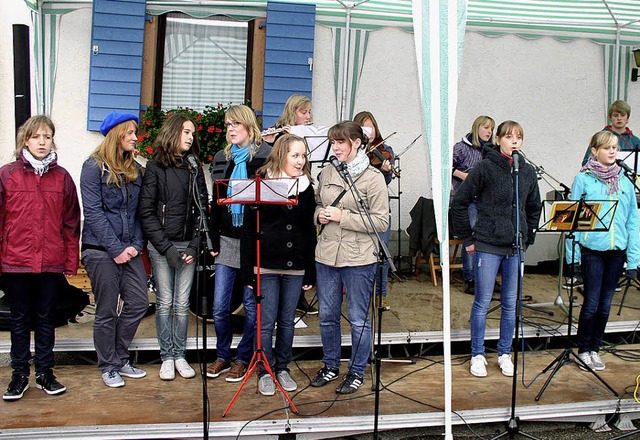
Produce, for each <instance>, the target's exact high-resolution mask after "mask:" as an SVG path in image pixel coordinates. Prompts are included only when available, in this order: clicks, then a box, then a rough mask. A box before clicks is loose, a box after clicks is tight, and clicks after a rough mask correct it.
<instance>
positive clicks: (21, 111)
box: [13, 24, 31, 133]
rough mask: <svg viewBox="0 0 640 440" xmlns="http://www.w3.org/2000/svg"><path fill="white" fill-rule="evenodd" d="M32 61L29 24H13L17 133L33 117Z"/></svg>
mask: <svg viewBox="0 0 640 440" xmlns="http://www.w3.org/2000/svg"><path fill="white" fill-rule="evenodd" d="M30 72H31V63H30V61H29V26H27V25H24V24H14V25H13V90H14V93H15V118H16V133H17V132H18V128H20V126H21V125H22V124H24V123H25V122H26V121H27V119H29V118H30V117H31V78H30V77H31V73H30Z"/></svg>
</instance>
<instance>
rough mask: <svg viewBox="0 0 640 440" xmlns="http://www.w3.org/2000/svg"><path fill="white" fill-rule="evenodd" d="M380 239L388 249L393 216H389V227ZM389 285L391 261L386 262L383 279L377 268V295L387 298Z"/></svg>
mask: <svg viewBox="0 0 640 440" xmlns="http://www.w3.org/2000/svg"><path fill="white" fill-rule="evenodd" d="M380 238H381V239H382V241H383V242H384V244H385V245H386V246H387V249H388V248H389V238H391V216H389V227H388V228H387V230H386V231H384V232H381V233H380ZM387 284H389V261H387V260H384V264H383V265H382V277H380V268H379V267H378V266H376V295H382V296H387Z"/></svg>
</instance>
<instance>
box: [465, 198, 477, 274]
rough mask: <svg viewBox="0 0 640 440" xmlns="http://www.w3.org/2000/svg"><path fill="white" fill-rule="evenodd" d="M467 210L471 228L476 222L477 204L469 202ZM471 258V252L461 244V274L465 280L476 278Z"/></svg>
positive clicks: (472, 258)
mask: <svg viewBox="0 0 640 440" xmlns="http://www.w3.org/2000/svg"><path fill="white" fill-rule="evenodd" d="M467 212H468V213H469V224H470V225H471V229H473V227H474V226H475V224H476V220H478V205H477V204H476V203H475V202H471V203H470V204H469V207H468V208H467ZM473 260H474V256H473V254H472V253H469V252H467V249H466V248H465V247H464V246H462V275H463V276H464V279H465V281H469V280H475V278H476V277H475V274H474V268H473V266H474V264H473V263H474V261H473Z"/></svg>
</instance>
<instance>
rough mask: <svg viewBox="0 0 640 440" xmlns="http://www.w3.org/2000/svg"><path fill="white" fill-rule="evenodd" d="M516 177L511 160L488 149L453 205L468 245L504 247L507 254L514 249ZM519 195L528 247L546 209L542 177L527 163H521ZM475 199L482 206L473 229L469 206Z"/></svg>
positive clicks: (455, 219) (521, 216)
mask: <svg viewBox="0 0 640 440" xmlns="http://www.w3.org/2000/svg"><path fill="white" fill-rule="evenodd" d="M514 179H515V174H514V173H513V169H512V166H511V163H510V161H509V159H508V158H507V157H505V156H503V155H502V154H500V153H498V152H497V151H494V150H488V151H487V156H486V157H485V158H484V159H483V160H481V161H480V162H479V163H478V164H476V165H475V166H474V167H473V168H471V170H470V171H469V175H468V176H467V178H466V179H465V181H464V182H463V183H462V185H461V186H460V188H459V189H458V192H456V194H455V196H454V197H453V201H452V204H451V213H452V215H453V220H454V223H455V225H456V232H457V233H458V235H459V236H460V237H461V238H462V239H463V240H464V245H465V246H469V245H471V244H475V245H476V249H477V250H480V251H483V248H482V246H483V244H484V245H488V247H490V248H495V249H496V250H497V249H498V248H502V250H504V252H506V253H509V252H511V251H510V250H511V249H512V248H514V245H515V235H516V209H515V207H516V200H515V191H514ZM518 196H519V206H520V233H521V235H522V237H523V242H524V245H525V247H526V246H530V245H532V244H533V242H534V240H535V231H536V229H537V228H538V221H539V220H540V210H541V208H542V202H541V201H540V190H539V189H538V179H537V177H536V173H535V171H534V169H533V167H532V166H531V165H529V164H527V163H522V164H521V165H520V169H519V173H518ZM474 201H475V202H476V203H477V205H478V220H477V221H476V224H475V226H474V228H473V230H472V229H471V226H470V224H469V213H468V210H467V208H468V207H469V204H470V203H471V202H474ZM485 249H486V248H485ZM484 251H486V250H484ZM499 252H500V253H501V251H499ZM489 253H493V252H489Z"/></svg>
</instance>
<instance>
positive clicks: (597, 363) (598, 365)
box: [589, 351, 607, 371]
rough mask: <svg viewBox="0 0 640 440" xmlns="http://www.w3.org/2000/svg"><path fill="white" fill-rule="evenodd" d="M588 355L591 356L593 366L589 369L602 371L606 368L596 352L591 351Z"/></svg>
mask: <svg viewBox="0 0 640 440" xmlns="http://www.w3.org/2000/svg"><path fill="white" fill-rule="evenodd" d="M589 354H590V355H591V364H592V365H593V366H592V367H591V368H593V369H594V370H596V371H602V370H604V369H605V368H606V367H607V366H606V365H605V364H604V362H603V361H602V358H601V357H600V354H599V353H598V352H597V351H592V352H591V353H589Z"/></svg>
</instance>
